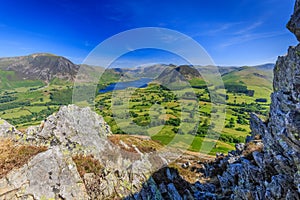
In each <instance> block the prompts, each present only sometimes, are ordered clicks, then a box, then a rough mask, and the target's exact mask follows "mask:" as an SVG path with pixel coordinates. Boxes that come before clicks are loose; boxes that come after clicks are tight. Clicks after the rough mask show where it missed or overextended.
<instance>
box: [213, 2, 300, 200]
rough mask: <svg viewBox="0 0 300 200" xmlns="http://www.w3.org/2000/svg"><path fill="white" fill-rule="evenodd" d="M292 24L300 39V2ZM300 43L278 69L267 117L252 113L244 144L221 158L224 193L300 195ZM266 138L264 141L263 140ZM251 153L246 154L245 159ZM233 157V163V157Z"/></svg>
mask: <svg viewBox="0 0 300 200" xmlns="http://www.w3.org/2000/svg"><path fill="white" fill-rule="evenodd" d="M288 28H289V29H290V30H291V31H292V32H294V33H295V35H296V37H297V38H298V40H299V39H300V29H299V28H300V1H299V0H297V1H296V6H295V12H294V14H293V16H292V19H291V20H290V22H289V23H288ZM299 60H300V45H298V46H296V47H290V48H289V50H288V54H287V55H286V56H282V57H279V58H278V61H277V63H276V66H275V68H274V84H273V85H274V92H273V94H272V97H271V99H272V103H271V107H270V116H269V119H268V120H267V121H266V122H263V121H262V120H260V119H259V118H258V117H257V116H256V115H254V114H252V115H251V120H250V126H251V131H252V135H251V136H250V137H248V138H247V141H246V144H245V146H240V145H236V151H232V152H231V153H229V154H228V156H226V157H224V158H221V157H219V158H218V160H217V161H218V163H220V164H219V165H215V164H213V165H214V166H217V167H219V171H221V172H222V173H221V174H219V175H218V180H219V183H220V185H221V188H222V195H223V196H224V197H227V198H231V199H245V200H246V199H257V200H259V199H300V185H299V183H300V181H299V180H300V179H299V177H300V175H299V174H300V162H299V161H300V140H299V130H300V63H299ZM261 141H262V142H261ZM246 158H247V159H246ZM233 161H234V162H233Z"/></svg>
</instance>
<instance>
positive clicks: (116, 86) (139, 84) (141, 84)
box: [99, 78, 153, 93]
mask: <svg viewBox="0 0 300 200" xmlns="http://www.w3.org/2000/svg"><path fill="white" fill-rule="evenodd" d="M152 80H153V79H151V78H140V79H138V80H135V81H126V82H118V83H112V84H110V85H108V86H107V87H106V88H104V89H102V90H99V93H106V92H111V91H113V90H124V89H126V88H129V87H135V88H145V87H147V86H148V83H149V82H151V81H152Z"/></svg>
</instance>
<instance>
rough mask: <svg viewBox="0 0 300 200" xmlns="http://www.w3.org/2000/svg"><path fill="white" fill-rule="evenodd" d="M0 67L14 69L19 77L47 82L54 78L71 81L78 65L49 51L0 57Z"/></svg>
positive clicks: (7, 69) (8, 69)
mask: <svg viewBox="0 0 300 200" xmlns="http://www.w3.org/2000/svg"><path fill="white" fill-rule="evenodd" d="M0 69H1V70H4V71H14V72H15V73H16V74H17V76H18V77H19V78H20V79H38V80H43V81H45V82H49V81H51V80H52V79H54V78H59V79H64V80H69V81H72V80H74V78H75V76H76V73H77V71H78V69H79V65H76V64H74V63H72V62H71V61H70V60H68V59H67V58H65V57H62V56H57V55H54V54H49V53H35V54H31V55H28V56H19V57H7V58H0Z"/></svg>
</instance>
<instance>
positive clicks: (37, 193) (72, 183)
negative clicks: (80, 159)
mask: <svg viewBox="0 0 300 200" xmlns="http://www.w3.org/2000/svg"><path fill="white" fill-rule="evenodd" d="M0 188H1V189H0V199H27V198H29V197H30V198H32V199H58V198H61V199H74V200H75V199H88V198H89V197H88V195H87V192H86V190H85V187H84V184H83V182H82V180H81V179H80V176H79V174H78V172H77V170H76V165H75V164H74V162H73V161H72V159H71V158H70V157H65V156H64V155H63V154H62V152H61V151H60V150H59V148H54V149H49V150H48V151H46V152H43V153H40V154H38V155H37V156H35V157H34V158H33V159H32V160H31V161H30V162H29V163H28V164H26V165H25V166H24V167H22V168H20V169H17V170H14V171H11V172H10V173H9V174H8V175H7V176H6V177H5V178H3V179H1V180H0Z"/></svg>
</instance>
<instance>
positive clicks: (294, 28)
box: [287, 0, 300, 41]
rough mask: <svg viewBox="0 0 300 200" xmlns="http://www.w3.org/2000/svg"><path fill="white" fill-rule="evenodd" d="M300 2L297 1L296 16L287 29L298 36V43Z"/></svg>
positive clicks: (298, 37)
mask: <svg viewBox="0 0 300 200" xmlns="http://www.w3.org/2000/svg"><path fill="white" fill-rule="evenodd" d="M299 13H300V1H299V0H296V3H295V9H294V14H293V15H292V17H291V19H290V21H289V22H288V24H287V28H288V29H289V30H290V31H291V32H292V33H294V34H295V35H296V37H297V39H298V41H300V15H299Z"/></svg>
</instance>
